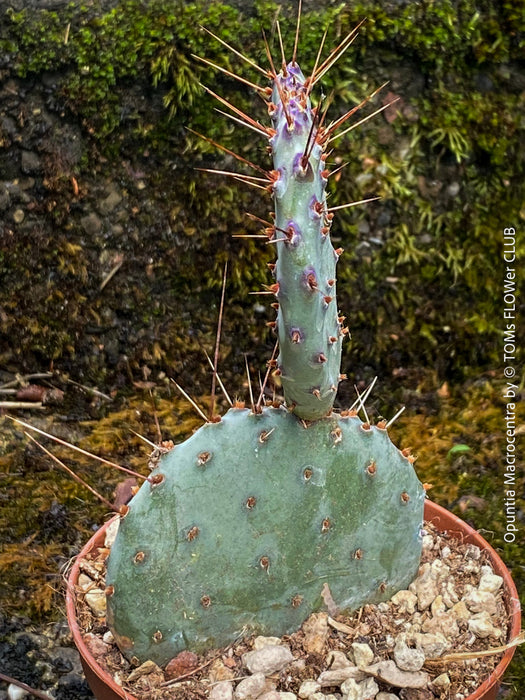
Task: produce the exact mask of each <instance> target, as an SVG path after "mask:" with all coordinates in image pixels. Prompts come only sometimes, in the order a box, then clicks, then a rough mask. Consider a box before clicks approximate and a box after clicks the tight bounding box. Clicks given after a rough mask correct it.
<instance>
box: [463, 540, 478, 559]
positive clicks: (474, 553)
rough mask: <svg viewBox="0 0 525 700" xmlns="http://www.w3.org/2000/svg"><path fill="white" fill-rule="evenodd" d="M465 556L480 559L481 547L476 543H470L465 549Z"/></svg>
mask: <svg viewBox="0 0 525 700" xmlns="http://www.w3.org/2000/svg"><path fill="white" fill-rule="evenodd" d="M465 556H466V557H467V558H468V559H474V560H475V561H478V560H479V558H480V557H481V549H480V548H479V547H478V546H476V545H475V544H469V546H468V547H467V549H466V551H465Z"/></svg>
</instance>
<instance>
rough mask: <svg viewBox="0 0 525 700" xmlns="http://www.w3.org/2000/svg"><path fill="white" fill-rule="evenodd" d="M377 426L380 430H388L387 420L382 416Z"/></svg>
mask: <svg viewBox="0 0 525 700" xmlns="http://www.w3.org/2000/svg"><path fill="white" fill-rule="evenodd" d="M376 427H377V428H379V430H386V420H384V419H383V418H382V419H381V420H380V421H378V422H377V426H376Z"/></svg>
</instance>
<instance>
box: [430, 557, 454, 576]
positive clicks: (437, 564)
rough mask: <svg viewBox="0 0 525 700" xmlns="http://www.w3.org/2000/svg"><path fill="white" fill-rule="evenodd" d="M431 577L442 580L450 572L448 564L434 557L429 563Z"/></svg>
mask: <svg viewBox="0 0 525 700" xmlns="http://www.w3.org/2000/svg"><path fill="white" fill-rule="evenodd" d="M430 569H431V571H432V577H433V578H435V579H436V580H437V581H443V580H444V579H446V578H447V576H448V575H449V574H450V566H448V565H447V564H444V563H443V562H442V561H441V559H434V561H433V562H432V564H431V565H430Z"/></svg>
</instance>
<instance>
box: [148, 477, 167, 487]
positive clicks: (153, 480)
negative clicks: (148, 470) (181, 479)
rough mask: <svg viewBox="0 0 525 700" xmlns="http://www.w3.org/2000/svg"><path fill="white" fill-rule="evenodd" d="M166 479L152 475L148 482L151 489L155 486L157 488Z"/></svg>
mask: <svg viewBox="0 0 525 700" xmlns="http://www.w3.org/2000/svg"><path fill="white" fill-rule="evenodd" d="M165 478H166V477H165V476H164V474H153V475H152V476H149V477H148V481H149V483H150V486H151V488H154V487H155V486H158V485H159V484H162V482H163V481H164V479H165Z"/></svg>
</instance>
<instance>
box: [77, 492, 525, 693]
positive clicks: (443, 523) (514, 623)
mask: <svg viewBox="0 0 525 700" xmlns="http://www.w3.org/2000/svg"><path fill="white" fill-rule="evenodd" d="M425 519H426V520H427V521H430V522H432V523H434V524H435V525H436V527H437V528H438V529H439V530H441V531H448V532H450V533H451V534H452V535H453V536H455V537H457V538H458V539H460V540H462V541H463V542H467V543H469V544H474V545H477V546H478V547H480V548H481V549H483V550H485V551H486V552H487V553H488V556H489V558H490V561H491V564H492V567H493V568H494V572H495V573H496V574H498V575H499V576H502V577H503V579H504V587H505V592H506V596H505V601H506V604H507V609H508V611H509V613H510V616H511V628H510V638H511V639H514V637H517V636H518V634H519V633H520V630H521V612H520V603H519V599H518V593H517V591H516V586H515V585H514V582H513V580H512V578H511V575H510V573H509V571H508V569H507V567H506V566H505V564H504V563H503V561H502V560H501V559H500V557H499V556H498V554H497V553H496V551H495V550H494V549H493V548H492V547H491V546H490V545H489V543H488V542H487V541H486V540H485V539H483V537H481V535H479V534H478V533H477V532H476V530H474V529H473V528H471V527H470V525H467V523H465V522H463V520H460V518H457V517H456V516H455V515H453V514H452V513H450V512H449V511H448V510H446V509H445V508H442V507H441V506H438V505H437V504H436V503H432V501H426V503H425ZM109 522H111V521H109ZM109 522H108V523H106V524H105V525H103V526H102V527H101V528H100V530H98V531H97V532H96V533H95V535H93V537H92V538H91V539H90V540H89V542H87V544H86V545H85V547H84V548H83V549H82V551H81V552H80V554H79V555H78V557H77V558H76V560H75V563H74V565H73V567H72V568H71V572H70V574H69V579H68V585H67V594H66V608H67V619H68V623H69V627H70V629H71V632H72V635H73V640H74V642H75V644H76V647H77V649H78V651H79V653H80V658H81V661H82V667H83V669H84V673H85V676H86V680H87V682H88V683H89V686H90V688H91V690H92V691H93V694H94V695H95V697H96V698H97V700H136V698H135V697H134V696H133V695H131V694H130V693H127V692H126V691H125V690H123V688H121V687H120V686H119V685H118V684H117V683H115V681H114V680H113V678H112V677H111V676H110V675H109V674H108V673H107V672H106V671H104V670H103V669H102V668H101V667H100V666H99V665H98V663H97V662H96V661H95V659H94V658H93V655H92V654H91V652H90V651H89V649H88V648H87V646H86V645H85V643H84V640H83V639H82V634H81V631H80V628H79V626H78V622H77V615H76V605H75V599H76V593H75V591H76V584H77V581H78V576H79V572H80V568H79V566H80V561H81V560H82V558H83V557H85V556H86V554H87V553H88V552H91V551H92V550H93V549H95V548H96V547H102V546H103V545H104V537H105V534H106V529H107V527H108V524H109ZM514 650H515V647H512V648H510V649H507V651H506V652H505V653H504V655H503V657H502V659H501V661H500V662H499V664H498V665H497V666H496V668H495V669H494V671H493V672H492V673H491V675H490V676H489V678H487V680H486V681H485V682H484V683H482V685H480V686H479V688H477V690H475V691H474V692H473V693H471V694H470V695H469V696H468V697H467V698H466V700H496V696H497V694H498V689H499V686H500V681H501V679H502V677H503V674H504V672H505V670H506V668H507V666H508V665H509V663H510V660H511V659H512V656H513V654H514Z"/></svg>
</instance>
